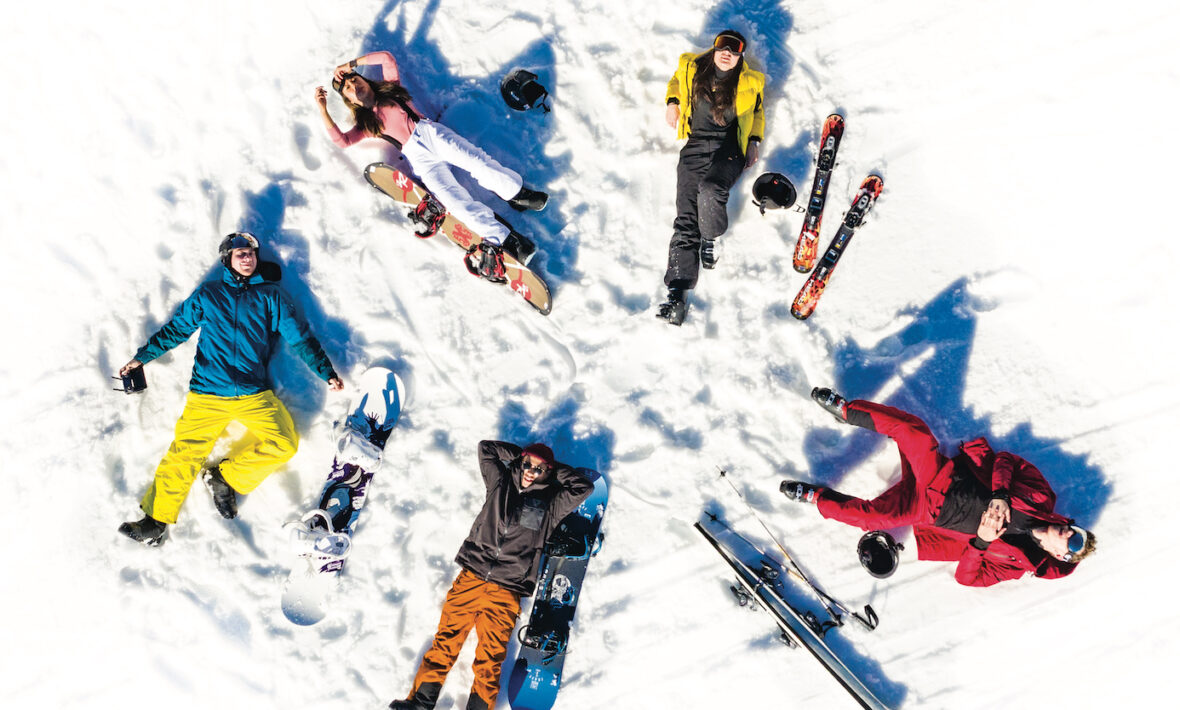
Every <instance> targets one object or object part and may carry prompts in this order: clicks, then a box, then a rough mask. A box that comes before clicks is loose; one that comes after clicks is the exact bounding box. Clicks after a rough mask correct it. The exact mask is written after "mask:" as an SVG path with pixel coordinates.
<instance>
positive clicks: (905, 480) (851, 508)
mask: <svg viewBox="0 0 1180 710" xmlns="http://www.w3.org/2000/svg"><path fill="white" fill-rule="evenodd" d="M847 413H848V416H847V418H848V421H849V422H850V423H854V424H857V425H858V426H862V427H864V428H868V429H872V430H873V431H876V432H878V433H880V434H884V435H885V436H888V437H889V438H891V439H893V441H894V443H896V444H897V450H898V453H899V454H900V455H901V481H899V482H898V483H896V484H895V485H893V486H891V487H890V488H889V489H888V490H886V491H885V492H884V493H882V494H881V495H879V496H877V497H876V498H873V499H871V500H865V499H862V498H853V497H851V496H846V495H844V494H842V493H839V492H836V491H833V490H829V489H825V490H824V491H822V492H821V493H820V494H819V496H818V497H817V499H816V505H817V507H818V508H819V512H820V514H821V515H823V516H824V517H825V518H831V519H833V520H839V521H840V522H843V523H847V524H848V525H854V526H856V527H859V528H861V529H863V530H880V529H885V528H892V527H901V526H903V525H912V524H914V523H920V522H928V521H927V520H926V518H927V517H929V516H928V514H927V510H926V489H927V488H929V487H930V485H931V483H933V482H934V480H935V479H936V478H937V477H938V476H939V474H940V473H941V472H943V469H944V467H945V466H947V465H948V464H949V460H948V459H947V458H946V457H945V456H943V455H942V454H940V453H939V451H938V440H937V439H935V438H934V435H933V434H932V433H931V432H930V428H929V427H928V426H926V423H925V422H923V421H922V420H921V419H919V418H918V417H916V416H914V415H913V414H910V413H908V412H903V411H902V410H900V409H897V408H894V407H889V406H887V405H884V404H877V403H875V402H867V401H865V400H854V401H852V402H849V403H848V406H847Z"/></svg>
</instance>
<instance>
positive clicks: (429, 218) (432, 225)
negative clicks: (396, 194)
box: [407, 193, 447, 239]
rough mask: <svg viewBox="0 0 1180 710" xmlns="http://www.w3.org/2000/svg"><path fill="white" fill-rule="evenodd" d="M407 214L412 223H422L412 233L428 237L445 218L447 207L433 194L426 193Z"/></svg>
mask: <svg viewBox="0 0 1180 710" xmlns="http://www.w3.org/2000/svg"><path fill="white" fill-rule="evenodd" d="M407 216H408V217H409V218H410V221H411V222H413V223H414V224H420V225H422V226H421V228H419V229H415V230H414V234H416V235H418V238H419V239H428V238H430V237H433V236H434V235H435V233H436V232H438V230H439V229H440V228H441V227H442V223H443V220H445V219H446V218H447V208H446V207H443V205H442V203H441V202H439V201H438V200H437V199H436V198H435V197H434V195H431V194H429V193H427V194H426V196H425V197H423V198H422V201H421V202H419V203H418V206H417V207H415V208H414V209H412V210H410V212H409V214H408V215H407Z"/></svg>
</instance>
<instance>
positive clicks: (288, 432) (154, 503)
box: [139, 390, 299, 524]
mask: <svg viewBox="0 0 1180 710" xmlns="http://www.w3.org/2000/svg"><path fill="white" fill-rule="evenodd" d="M232 421H237V422H239V423H240V424H242V425H243V426H245V427H246V429H248V430H249V431H250V433H251V434H253V435H254V436H255V438H257V439H258V441H257V443H256V444H255V445H254V446H252V447H251V448H249V449H247V450H246V451H243V452H242V453H241V454H239V455H237V456H235V457H234V458H232V459H229V460H227V461H224V462H222V464H221V475H222V476H223V477H224V478H225V481H226V483H228V484H229V485H230V487H232V488H233V489H234V490H235V491H237V492H238V493H249V492H251V491H253V490H254V489H255V488H257V487H258V484H260V483H262V481H263V480H264V479H265V478H266V477H267V476H269V475H270V474H271V473H273V472H274V471H275V469H277V468H278V467H279V466H282V465H283V464H284V463H286V462H287V460H288V459H290V458H291V457H292V456H294V455H295V451H296V450H298V448H299V435H298V434H296V433H295V422H293V421H292V420H291V414H290V413H289V412H288V411H287V408H286V407H284V406H283V403H282V402H280V401H279V399H278V397H275V395H274V392H272V391H270V390H266V391H263V392H259V393H258V394H251V395H244V396H241V397H217V396H215V395H211V394H198V393H196V392H189V393H188V397H187V398H186V399H185V402H184V412H182V413H181V415H180V419H179V420H178V421H177V422H176V438H175V439H173V441H172V446H170V447H169V448H168V453H166V454H164V458H163V459H162V460H161V461H160V465H159V466H157V467H156V477H155V479H154V480H153V481H152V485H151V487H150V488H148V491H147V493H145V494H144V496H143V500H142V501H141V502H140V504H139V507H141V508H143V512H145V513H147V514H148V515H150V516H152V517H153V518H155V519H156V520H159V521H160V522H162V523H168V524H172V523H175V522H176V518H177V516H178V515H179V514H180V507H181V506H182V505H184V499H185V498H186V497H187V496H188V491H189V488H191V487H192V485H193V481H194V480H195V479H196V477H197V474H198V473H200V471H201V467H202V466H204V464H205V460H206V459H207V458H208V457H209V454H210V452H212V451H213V445H214V444H215V443H217V438H218V437H219V436H221V433H222V432H223V431H224V430H225V427H226V425H227V424H229V423H230V422H232Z"/></svg>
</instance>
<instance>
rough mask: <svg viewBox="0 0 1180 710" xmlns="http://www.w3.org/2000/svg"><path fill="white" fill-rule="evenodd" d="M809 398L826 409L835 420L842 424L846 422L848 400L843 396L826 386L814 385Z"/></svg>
mask: <svg viewBox="0 0 1180 710" xmlns="http://www.w3.org/2000/svg"><path fill="white" fill-rule="evenodd" d="M811 398H812V399H814V400H815V403H816V404H818V405H819V406H821V407H823V408H824V409H826V410H828V413H829V414H831V415H832V416H833V417H835V418H836V421H838V422H841V423H843V424H847V423H848V410H847V407H848V402H847V400H845V399H844V398H843V397H841V396H840V395H838V394H836V393H835V392H833V391H832V390H830V389H828V388H827V387H816V388H815V389H813V390H811Z"/></svg>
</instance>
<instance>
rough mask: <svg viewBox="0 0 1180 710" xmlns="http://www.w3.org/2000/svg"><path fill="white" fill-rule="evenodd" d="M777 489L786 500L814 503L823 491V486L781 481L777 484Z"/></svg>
mask: <svg viewBox="0 0 1180 710" xmlns="http://www.w3.org/2000/svg"><path fill="white" fill-rule="evenodd" d="M778 489H779V490H780V491H781V492H782V494H783V495H785V496H786V497H787V499H788V500H793V501H795V502H796V503H815V497H816V496H817V495H818V494H819V492H820V491H822V490H823V486H817V485H814V484H812V483H804V482H803V481H783V482H782V483H780V484H779V487H778Z"/></svg>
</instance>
